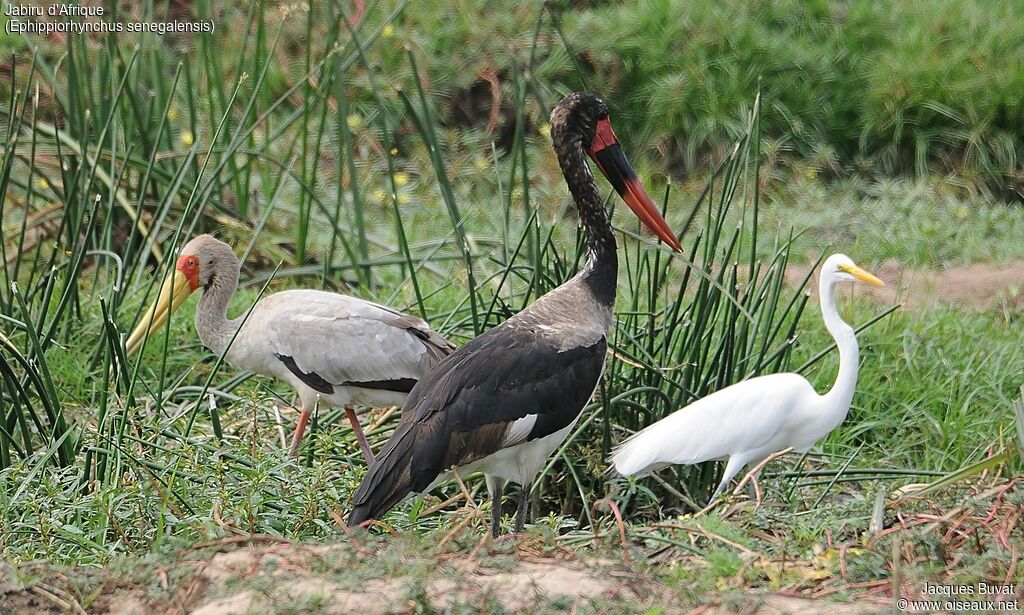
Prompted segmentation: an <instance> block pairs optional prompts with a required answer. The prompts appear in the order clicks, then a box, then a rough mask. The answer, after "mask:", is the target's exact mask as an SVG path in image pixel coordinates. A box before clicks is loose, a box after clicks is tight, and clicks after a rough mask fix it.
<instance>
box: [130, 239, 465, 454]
mask: <svg viewBox="0 0 1024 615" xmlns="http://www.w3.org/2000/svg"><path fill="white" fill-rule="evenodd" d="M238 275H239V262H238V257H236V256H235V253H234V251H232V249H231V247H230V246H229V245H228V244H226V243H224V242H223V241H220V240H218V239H216V238H214V237H213V236H211V235H199V236H198V237H195V238H193V239H192V240H191V241H189V242H188V243H186V244H185V246H184V247H183V248H182V249H181V255H180V256H179V258H178V261H177V264H176V266H175V270H174V273H173V274H172V275H171V276H169V277H168V279H167V280H166V281H165V282H164V284H163V286H162V287H161V289H160V292H159V293H158V295H157V299H156V301H155V302H154V303H153V305H152V306H150V308H149V310H148V311H147V312H146V314H145V315H144V316H143V318H142V320H140V321H139V324H138V325H137V326H136V327H135V329H134V330H133V331H132V333H131V335H130V336H129V337H128V341H127V342H126V343H125V351H126V354H127V355H128V356H131V355H132V354H134V353H135V352H137V351H138V349H139V348H140V347H141V346H142V343H143V341H144V340H145V338H146V336H147V335H148V334H149V333H150V332H151V331H159V330H160V327H161V326H162V325H163V324H164V323H165V322H166V321H167V319H168V318H169V317H170V315H171V313H172V312H174V311H175V310H177V309H178V308H179V307H181V305H182V304H183V303H185V300H186V299H188V297H189V295H191V294H192V293H193V292H195V291H196V290H197V289H199V288H202V289H203V292H202V295H201V297H200V298H199V307H198V308H197V310H196V321H195V322H196V331H198V332H199V339H200V340H201V341H202V342H203V345H204V346H206V347H207V348H208V349H210V350H211V351H212V352H215V353H218V354H220V353H222V352H225V348H226V349H227V352H226V353H225V354H224V359H225V360H226V361H227V362H228V363H230V364H231V365H234V366H235V367H238V368H241V369H247V370H251V371H253V372H256V373H257V374H262V375H264V376H272V377H274V378H278V379H280V380H283V381H285V382H287V383H288V384H290V385H292V386H293V387H295V389H296V390H297V391H298V393H299V400H300V404H301V406H302V408H301V410H302V411H301V413H300V415H299V421H298V425H297V426H296V428H295V435H294V437H293V438H292V446H291V455H292V456H295V454H296V452H297V451H298V447H299V444H300V443H301V442H302V434H303V432H304V431H305V428H306V423H307V421H308V420H309V414H310V412H311V410H312V409H313V407H314V406H315V404H316V403H317V400H318V399H319V402H320V404H321V405H324V406H336V407H337V406H340V407H343V408H344V409H345V414H346V415H347V416H348V419H349V421H350V422H351V423H352V429H353V430H354V431H355V433H356V438H357V440H358V442H359V446H360V448H362V450H363V454H364V455H365V456H366V459H367V461H372V460H373V454H372V452H371V451H370V447H369V444H368V443H367V441H366V438H365V436H364V435H363V432H362V429H360V427H359V421H358V419H357V418H356V415H355V411H354V410H353V409H352V405H351V404H353V403H356V404H362V405H366V406H394V405H399V404H401V403H402V402H403V401H405V398H406V397H407V396H408V394H409V391H411V390H412V388H413V385H415V384H416V381H417V380H419V379H420V378H421V377H423V375H424V374H426V373H427V371H428V370H429V369H430V368H431V367H433V366H434V365H436V364H437V363H439V362H440V361H441V360H442V359H443V358H444V357H446V356H447V355H448V354H449V353H451V351H452V350H454V346H452V345H451V344H450V343H449V342H448V341H447V340H445V339H444V338H443V337H441V336H440V335H438V334H437V333H435V332H434V331H433V330H431V329H430V327H429V326H428V325H427V323H426V322H424V321H422V320H420V319H419V318H416V317H413V316H409V315H407V314H402V313H401V312H396V311H395V310H392V309H391V308H388V307H384V306H383V305H377V304H376V303H370V302H369V301H363V300H362V299H356V298H355V297H349V296H346V295H339V294H337V293H331V292H325V291H320V290H286V291H281V292H277V293H274V294H272V295H270V296H268V297H266V298H264V299H261V300H260V301H259V302H258V303H257V304H256V305H255V306H253V308H252V311H251V312H250V313H249V314H248V317H246V318H243V317H239V318H235V319H229V318H228V317H227V309H228V300H229V299H230V298H231V295H232V294H234V292H235V289H236V288H237V287H238ZM243 320H244V322H243ZM239 327H241V329H239ZM236 331H237V334H236ZM229 344H230V346H229Z"/></svg>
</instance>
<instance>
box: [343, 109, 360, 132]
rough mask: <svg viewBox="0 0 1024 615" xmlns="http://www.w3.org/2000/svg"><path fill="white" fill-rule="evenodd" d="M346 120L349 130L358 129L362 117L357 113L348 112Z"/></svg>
mask: <svg viewBox="0 0 1024 615" xmlns="http://www.w3.org/2000/svg"><path fill="white" fill-rule="evenodd" d="M347 121H348V129H349V130H359V129H360V128H362V127H363V117H362V116H361V115H359V114H358V113H350V114H349V116H348V119H347Z"/></svg>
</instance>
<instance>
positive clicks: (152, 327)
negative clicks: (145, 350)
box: [124, 270, 192, 357]
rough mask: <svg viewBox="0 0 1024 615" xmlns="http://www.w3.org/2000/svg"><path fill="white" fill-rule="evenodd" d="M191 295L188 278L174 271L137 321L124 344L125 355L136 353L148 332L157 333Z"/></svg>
mask: <svg viewBox="0 0 1024 615" xmlns="http://www.w3.org/2000/svg"><path fill="white" fill-rule="evenodd" d="M191 294H192V288H191V287H190V286H189V283H188V278H187V277H185V274H184V273H182V272H180V271H178V270H175V271H174V273H173V274H172V275H170V276H168V278H167V279H166V280H164V283H163V285H162V286H161V287H160V293H159V294H157V296H156V301H154V302H153V305H151V306H149V309H148V310H146V313H145V315H143V317H142V319H141V320H139V324H137V325H135V329H134V330H133V331H132V333H131V335H129V336H128V341H126V342H125V344H124V350H125V355H126V356H129V357H130V356H132V355H133V354H135V353H136V352H138V350H139V348H141V347H142V342H143V341H145V339H146V337H147V336H148V335H149V334H150V332H151V331H159V330H160V327H162V326H164V324H165V323H166V322H167V319H168V318H170V317H171V314H172V313H174V311H175V310H177V309H178V308H179V307H181V304H183V303H185V300H186V299H188V298H189V295H191Z"/></svg>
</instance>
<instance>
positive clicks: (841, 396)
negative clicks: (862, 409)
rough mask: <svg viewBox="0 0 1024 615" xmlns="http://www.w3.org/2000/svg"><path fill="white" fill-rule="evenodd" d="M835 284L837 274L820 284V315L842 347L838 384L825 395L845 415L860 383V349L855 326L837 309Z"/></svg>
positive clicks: (838, 344) (837, 343)
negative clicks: (847, 321) (858, 381)
mask: <svg viewBox="0 0 1024 615" xmlns="http://www.w3.org/2000/svg"><path fill="white" fill-rule="evenodd" d="M836 285H837V282H836V280H835V278H833V277H832V276H828V275H822V276H821V281H820V282H819V285H818V292H819V299H820V303H821V316H822V318H823V319H824V320H825V328H826V329H828V332H829V333H831V334H832V338H833V339H835V341H836V347H837V348H839V375H838V376H837V377H836V382H835V384H834V385H832V388H831V389H830V390H829V392H828V393H826V394H825V399H826V400H828V401H829V402H832V403H830V405H829V408H830V409H833V408H834V409H835V410H836V412H839V413H841V414H842V415H843V416H845V415H846V412H847V410H849V408H850V402H851V401H853V391H854V389H855V388H856V387H857V370H858V368H859V361H860V353H859V349H858V347H857V337H856V335H855V334H854V331H853V327H851V326H850V325H848V324H846V323H845V322H844V321H843V319H842V318H840V316H839V310H837V309H836ZM832 404H834V405H832Z"/></svg>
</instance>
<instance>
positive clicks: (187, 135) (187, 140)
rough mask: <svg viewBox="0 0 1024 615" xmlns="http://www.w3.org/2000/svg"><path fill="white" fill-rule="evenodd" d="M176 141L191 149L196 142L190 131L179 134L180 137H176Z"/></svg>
mask: <svg viewBox="0 0 1024 615" xmlns="http://www.w3.org/2000/svg"><path fill="white" fill-rule="evenodd" d="M178 139H179V140H180V141H181V144H182V145H184V146H185V147H192V144H193V143H195V141H196V138H195V136H194V135H193V134H192V131H190V130H185V131H183V132H182V133H181V136H180V137H178Z"/></svg>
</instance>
